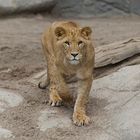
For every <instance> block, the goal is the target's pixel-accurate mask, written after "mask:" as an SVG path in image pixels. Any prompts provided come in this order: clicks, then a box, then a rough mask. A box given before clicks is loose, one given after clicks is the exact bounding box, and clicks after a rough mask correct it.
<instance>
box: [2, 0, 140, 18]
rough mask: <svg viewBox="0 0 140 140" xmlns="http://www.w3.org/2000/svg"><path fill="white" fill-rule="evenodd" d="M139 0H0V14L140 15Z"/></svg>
mask: <svg viewBox="0 0 140 140" xmlns="http://www.w3.org/2000/svg"><path fill="white" fill-rule="evenodd" d="M139 7H140V1H139V0H123V1H122V0H0V15H3V14H4V15H5V14H11V13H20V12H35V13H38V12H48V13H51V14H53V15H55V16H62V17H93V16H111V15H126V14H137V15H140V8H139Z"/></svg>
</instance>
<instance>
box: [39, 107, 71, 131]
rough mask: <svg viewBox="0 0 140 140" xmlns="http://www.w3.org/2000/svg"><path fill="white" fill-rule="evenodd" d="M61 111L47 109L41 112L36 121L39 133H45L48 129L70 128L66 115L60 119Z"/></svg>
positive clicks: (69, 121)
mask: <svg viewBox="0 0 140 140" xmlns="http://www.w3.org/2000/svg"><path fill="white" fill-rule="evenodd" d="M61 111H62V110H61V109H60V110H59V108H51V109H50V108H48V109H46V110H43V111H41V115H40V117H39V119H38V126H39V128H40V130H41V131H46V130H47V129H49V128H67V127H70V126H71V120H70V118H69V116H68V115H66V114H65V115H64V116H63V118H62V115H61Z"/></svg>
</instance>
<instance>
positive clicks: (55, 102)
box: [49, 94, 62, 106]
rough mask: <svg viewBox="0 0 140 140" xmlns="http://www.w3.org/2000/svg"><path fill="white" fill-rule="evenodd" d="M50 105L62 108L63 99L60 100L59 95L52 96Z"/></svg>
mask: <svg viewBox="0 0 140 140" xmlns="http://www.w3.org/2000/svg"><path fill="white" fill-rule="evenodd" d="M49 104H50V105H51V106H61V105H62V99H61V98H60V96H59V95H58V94H52V95H50V100H49Z"/></svg>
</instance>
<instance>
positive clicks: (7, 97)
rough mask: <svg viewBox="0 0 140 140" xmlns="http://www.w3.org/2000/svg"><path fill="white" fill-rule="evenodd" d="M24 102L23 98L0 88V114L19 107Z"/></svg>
mask: <svg viewBox="0 0 140 140" xmlns="http://www.w3.org/2000/svg"><path fill="white" fill-rule="evenodd" d="M22 101H23V97H21V96H20V95H18V94H16V93H13V92H11V91H8V90H5V89H1V88H0V113H2V112H3V111H5V110H6V109H8V108H10V107H15V106H18V105H19V104H20V103H21V102H22Z"/></svg>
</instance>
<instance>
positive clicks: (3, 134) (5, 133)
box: [0, 126, 14, 139]
mask: <svg viewBox="0 0 140 140" xmlns="http://www.w3.org/2000/svg"><path fill="white" fill-rule="evenodd" d="M13 137H14V136H13V134H12V132H11V131H9V130H7V129H4V128H2V127H1V126H0V139H4V138H13Z"/></svg>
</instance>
